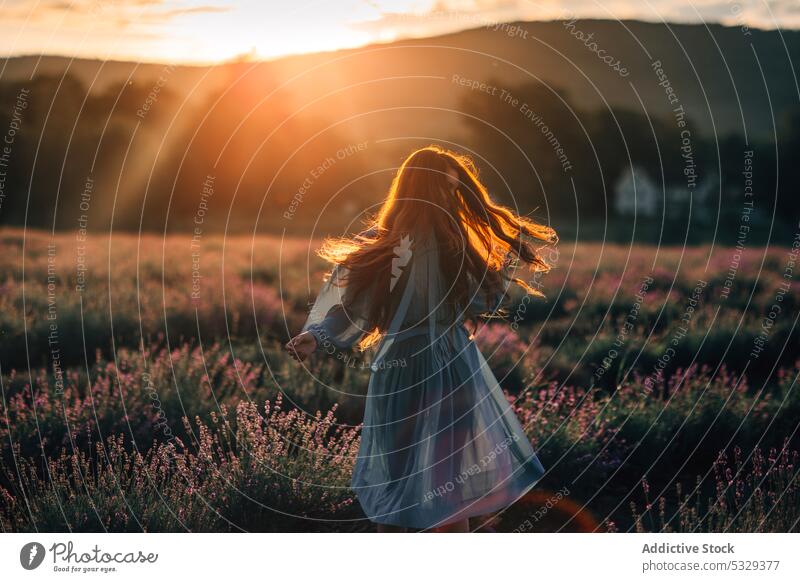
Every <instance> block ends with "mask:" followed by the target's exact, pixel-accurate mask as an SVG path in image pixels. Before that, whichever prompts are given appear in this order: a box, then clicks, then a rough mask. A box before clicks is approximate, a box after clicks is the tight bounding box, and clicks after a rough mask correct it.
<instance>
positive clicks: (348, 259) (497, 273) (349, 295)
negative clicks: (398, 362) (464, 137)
mask: <svg viewBox="0 0 800 582" xmlns="http://www.w3.org/2000/svg"><path fill="white" fill-rule="evenodd" d="M453 173H454V174H455V175H457V180H456V181H457V184H456V185H455V188H454V187H453V184H452V180H453V177H454V176H453V175H452V174H453ZM369 226H370V227H371V229H372V230H373V231H374V232H375V233H376V236H374V237H362V236H359V237H355V238H336V239H327V240H326V241H325V242H324V243H323V246H322V248H321V249H320V250H319V251H318V254H319V255H320V256H321V257H323V258H324V259H326V260H328V261H330V262H332V263H334V264H337V265H340V266H341V267H343V268H345V269H346V270H347V276H346V281H345V283H346V285H347V290H346V294H345V297H344V300H343V302H344V306H345V308H347V305H348V304H350V303H351V302H352V301H353V300H354V299H355V298H357V297H358V298H361V299H362V300H363V302H364V304H365V305H367V306H368V307H367V311H368V312H367V316H366V317H367V320H368V325H369V330H372V333H370V335H369V336H368V337H367V338H365V339H364V340H363V341H362V342H361V347H362V348H364V347H366V346H367V345H370V344H371V343H374V341H376V340H377V338H378V337H380V334H381V333H384V332H385V331H386V329H387V327H388V325H389V322H390V321H391V317H392V305H393V301H392V294H391V293H390V292H389V291H388V290H389V289H391V280H392V259H393V258H395V257H396V256H397V250H396V249H397V248H398V247H401V248H402V247H403V245H404V244H407V241H408V240H409V238H410V239H411V240H419V239H420V238H424V237H426V236H430V235H433V236H434V237H435V240H436V242H437V244H438V247H439V256H440V258H441V259H440V265H439V268H440V270H441V273H442V276H443V279H444V281H446V284H447V285H448V288H449V292H448V296H447V300H446V303H447V304H448V305H449V306H450V307H451V308H453V309H454V310H456V311H459V312H463V311H464V310H465V309H466V307H467V305H468V304H469V301H470V291H471V286H470V285H471V282H474V283H477V284H478V285H479V286H480V288H481V290H482V291H483V292H485V294H486V296H487V297H492V296H495V295H496V294H498V293H501V292H502V290H503V276H504V271H503V266H504V264H505V260H506V257H507V256H508V255H509V253H510V254H511V256H512V257H514V258H519V260H520V261H521V262H522V263H525V264H527V265H528V266H529V267H530V268H531V269H532V270H534V271H543V272H546V271H549V270H550V265H548V264H547V263H546V262H545V261H544V260H543V259H542V257H541V256H540V255H539V253H538V250H537V248H535V247H534V245H533V242H532V241H543V242H544V243H548V244H554V243H556V242H558V236H557V234H556V232H555V230H553V229H552V228H550V227H549V226H545V225H542V224H539V223H537V222H535V221H533V220H531V219H528V218H524V217H522V216H519V215H517V214H516V213H515V212H513V211H511V210H510V209H508V208H506V207H504V206H501V205H499V204H496V203H495V202H493V201H492V199H491V197H490V196H489V193H488V192H487V190H486V187H485V186H484V185H483V184H482V183H481V182H480V180H479V179H478V172H477V170H476V168H475V165H474V164H473V162H472V160H470V159H469V158H468V157H467V156H464V155H461V154H457V153H455V152H451V151H448V150H445V149H443V148H441V147H439V146H435V145H431V146H428V147H424V148H422V149H419V150H417V151H415V152H413V153H412V154H411V155H409V156H408V158H406V160H405V161H404V162H403V164H402V165H401V166H400V168H399V170H398V171H397V174H396V175H395V177H394V180H393V182H392V186H391V188H390V190H389V194H388V196H387V198H386V200H385V202H384V203H383V206H382V207H381V209H380V211H379V212H378V214H377V216H375V217H374V219H373V220H372V221H371V224H370V225H369ZM453 257H458V259H457V260H454V259H453ZM462 257H463V258H462ZM513 281H514V282H515V283H517V284H519V285H520V286H521V287H523V288H524V289H525V290H526V291H527V292H528V293H532V294H534V295H538V296H542V293H540V292H539V291H538V290H536V289H534V288H532V287H531V286H530V285H528V284H527V283H526V282H525V281H523V280H522V279H520V278H514V279H513ZM370 288H372V289H373V290H372V292H371V296H370V297H363V294H365V293H369V292H370V291H369V290H370Z"/></svg>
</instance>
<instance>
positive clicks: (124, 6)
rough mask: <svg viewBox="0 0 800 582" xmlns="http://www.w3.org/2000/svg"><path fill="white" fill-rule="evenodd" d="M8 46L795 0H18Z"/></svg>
mask: <svg viewBox="0 0 800 582" xmlns="http://www.w3.org/2000/svg"><path fill="white" fill-rule="evenodd" d="M0 13H2V22H1V23H0V53H2V54H3V55H7V56H12V55H22V54H60V55H67V56H75V57H91V58H101V59H129V60H141V61H160V62H174V63H216V62H222V61H226V60H231V59H249V60H255V59H269V58H275V57H279V56H284V55H289V54H300V53H310V52H319V51H330V50H336V49H341V48H350V47H358V46H363V45H365V44H369V43H373V42H387V41H392V40H396V39H398V38H409V37H425V36H431V35H436V34H444V33H448V32H454V31H458V30H463V29H467V28H474V27H478V26H486V25H488V24H491V23H495V22H506V21H513V20H552V19H560V18H565V17H567V16H576V17H579V18H609V19H626V18H632V19H641V20H649V21H661V20H666V21H671V22H700V21H708V22H721V23H723V24H728V25H737V26H738V25H741V24H747V25H748V26H751V27H757V28H768V29H769V28H778V27H786V28H796V27H798V26H800V13H797V12H794V13H792V11H791V8H790V6H789V4H788V3H780V4H774V5H772V6H770V4H768V3H764V2H747V3H745V2H742V3H737V2H729V3H726V2H716V1H715V0H699V1H695V2H692V3H691V4H687V3H685V2H678V1H676V0H670V1H668V2H659V3H657V4H656V3H641V4H639V3H637V4H635V5H631V4H628V3H623V2H620V1H619V0H609V1H605V2H584V1H582V0H572V1H566V2H556V1H554V0H541V1H528V0H517V1H508V0H505V1H503V0H439V1H436V0H341V1H335V2H334V1H328V0H312V1H305V2H297V3H292V4H289V3H285V2H275V1H274V0H270V1H266V2H265V1H258V0H203V1H201V0H184V1H180V0H152V1H147V2H142V1H140V0H109V1H104V0H76V1H73V2H68V3H66V2H61V1H58V0H42V1H36V2H34V1H32V0H10V1H8V2H5V3H4V4H3V5H2V8H0Z"/></svg>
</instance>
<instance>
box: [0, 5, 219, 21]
mask: <svg viewBox="0 0 800 582" xmlns="http://www.w3.org/2000/svg"><path fill="white" fill-rule="evenodd" d="M185 4H186V3H185V2H176V1H174V0H73V1H69V0H39V1H36V0H11V1H10V2H7V3H6V5H5V6H4V8H3V20H4V24H8V23H9V22H11V21H21V22H31V23H36V22H43V21H53V20H59V21H63V22H64V23H65V24H69V23H78V24H79V23H80V22H81V21H82V20H84V19H86V18H97V19H101V20H104V21H106V22H107V24H115V25H116V26H119V27H126V26H129V25H131V24H133V23H142V24H159V23H166V22H169V21H171V20H173V19H175V18H178V17H181V16H185V15H188V14H205V13H214V12H227V11H229V10H230V9H231V7H230V6H223V5H220V4H209V3H204V4H197V5H190V6H186V5H185Z"/></svg>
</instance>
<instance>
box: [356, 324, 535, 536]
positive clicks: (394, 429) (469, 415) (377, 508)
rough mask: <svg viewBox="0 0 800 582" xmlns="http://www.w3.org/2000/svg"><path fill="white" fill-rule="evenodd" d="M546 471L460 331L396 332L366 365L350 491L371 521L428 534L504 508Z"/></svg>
mask: <svg viewBox="0 0 800 582" xmlns="http://www.w3.org/2000/svg"><path fill="white" fill-rule="evenodd" d="M543 475H544V468H543V467H542V465H541V463H540V462H539V459H538V458H537V457H536V454H535V453H534V450H533V447H532V446H531V444H530V441H529V440H528V438H527V437H526V436H525V433H524V431H523V429H522V426H521V425H520V423H519V420H518V419H517V417H516V415H515V414H514V411H513V410H512V408H511V406H510V404H509V402H508V401H507V400H506V398H505V396H504V395H503V392H502V389H501V388H500V385H499V384H498V382H497V380H496V379H495V377H494V375H493V374H492V372H491V370H490V369H489V367H488V365H487V363H486V361H485V359H484V358H483V356H482V355H481V353H480V351H479V350H478V348H477V346H476V345H475V343H474V342H473V341H471V340H470V339H469V338H468V336H467V333H466V330H465V329H464V328H463V327H462V326H458V327H457V328H456V329H455V332H454V333H452V334H450V335H447V336H444V337H440V338H438V339H437V340H436V341H434V342H433V343H432V342H431V341H430V338H429V337H428V335H427V334H426V333H425V332H420V333H415V332H414V331H411V332H404V333H403V334H401V335H400V336H398V337H396V338H395V339H393V343H392V344H391V346H390V348H389V349H388V350H387V351H386V353H385V354H384V356H383V358H381V359H380V360H379V361H376V362H375V363H374V364H373V372H372V376H371V378H370V384H369V390H368V394H367V404H366V410H365V415H364V428H363V431H362V436H361V445H360V449H359V453H358V458H357V460H356V466H355V471H354V473H353V479H352V487H353V489H354V491H355V492H356V495H357V497H358V500H359V503H360V504H361V506H362V508H363V510H364V512H365V513H366V515H367V517H369V519H370V520H372V521H373V522H376V523H381V524H389V525H396V526H404V527H412V528H420V529H427V528H432V527H436V526H439V525H444V524H446V523H449V522H452V521H456V520H460V519H464V518H467V517H471V516H477V515H484V514H487V513H491V512H494V511H497V510H500V509H503V508H505V507H507V506H509V505H511V504H512V503H514V501H516V500H517V499H518V498H519V497H520V496H522V495H523V494H524V493H526V492H527V491H528V490H529V489H530V488H531V487H533V486H534V485H535V484H536V482H537V481H539V480H540V479H541V477H542V476H543Z"/></svg>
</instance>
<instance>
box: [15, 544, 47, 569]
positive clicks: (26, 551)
mask: <svg viewBox="0 0 800 582" xmlns="http://www.w3.org/2000/svg"><path fill="white" fill-rule="evenodd" d="M44 554H45V551H44V546H43V545H42V544H40V543H39V542H29V543H27V544H25V545H24V546H22V549H21V550H20V552H19V563H20V564H22V567H23V568H25V569H26V570H35V569H36V568H38V567H39V566H40V565H41V563H42V562H43V561H44Z"/></svg>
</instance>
